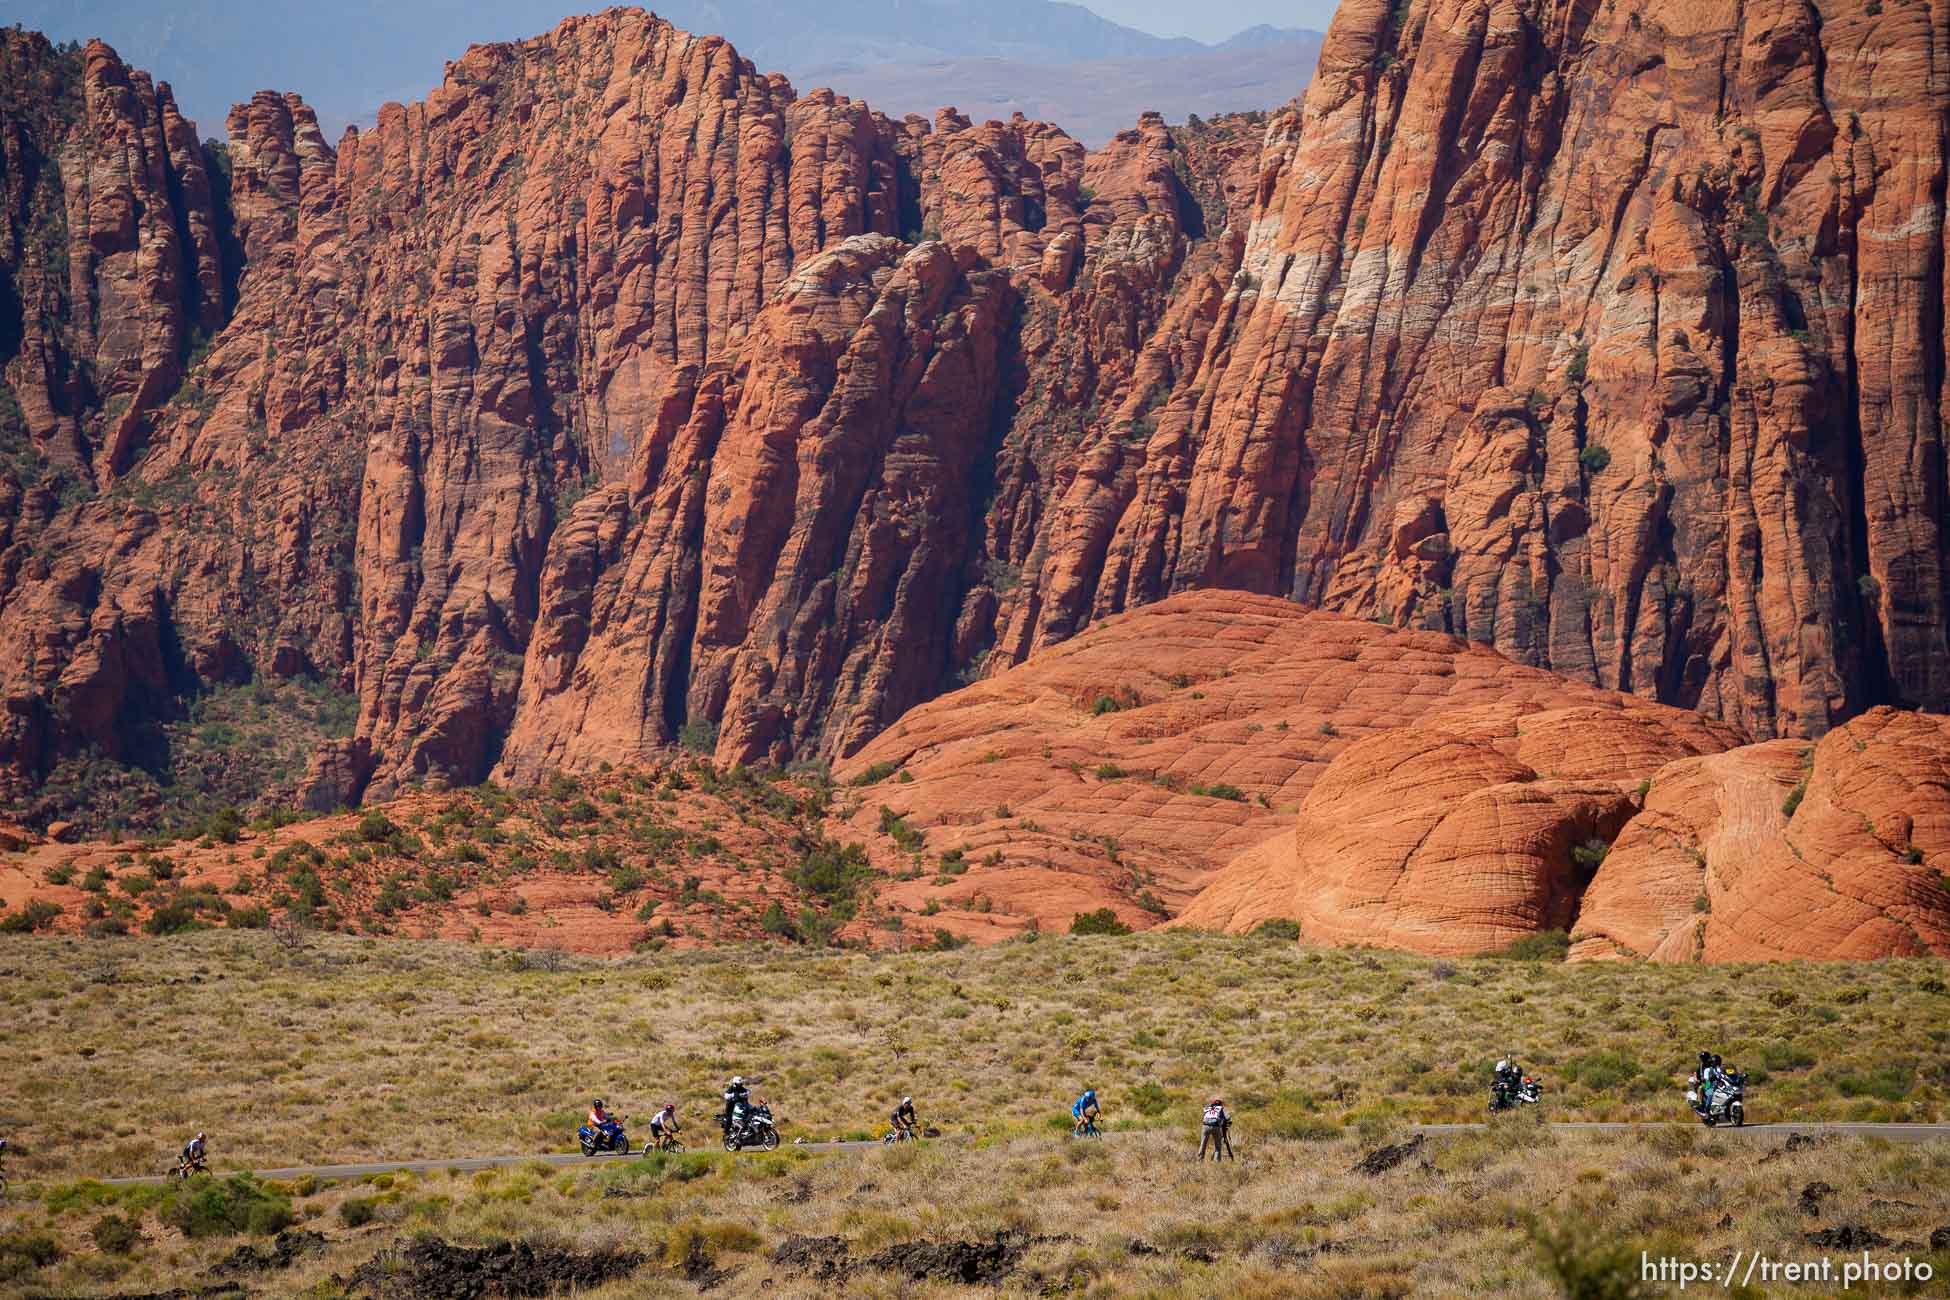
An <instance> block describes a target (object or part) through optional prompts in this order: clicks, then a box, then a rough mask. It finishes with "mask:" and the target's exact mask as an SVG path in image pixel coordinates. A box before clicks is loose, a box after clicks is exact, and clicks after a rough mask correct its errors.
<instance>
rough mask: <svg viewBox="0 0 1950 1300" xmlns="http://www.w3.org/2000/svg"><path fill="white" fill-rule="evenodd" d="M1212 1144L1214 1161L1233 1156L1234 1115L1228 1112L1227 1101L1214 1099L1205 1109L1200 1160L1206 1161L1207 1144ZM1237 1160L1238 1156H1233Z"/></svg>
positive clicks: (1201, 1131)
mask: <svg viewBox="0 0 1950 1300" xmlns="http://www.w3.org/2000/svg"><path fill="white" fill-rule="evenodd" d="M1207 1142H1210V1143H1211V1144H1212V1159H1213V1160H1215V1161H1216V1160H1223V1159H1225V1158H1226V1157H1227V1156H1232V1115H1231V1113H1230V1112H1228V1111H1227V1110H1226V1104H1225V1101H1224V1100H1223V1099H1222V1098H1219V1097H1214V1098H1213V1099H1212V1100H1211V1102H1210V1103H1208V1104H1207V1105H1206V1107H1205V1119H1204V1123H1203V1124H1202V1126H1201V1128H1200V1131H1199V1135H1198V1158H1199V1159H1200V1160H1203V1159H1205V1144H1206V1143H1207ZM1232 1158H1233V1159H1234V1160H1237V1159H1238V1158H1239V1157H1238V1156H1232Z"/></svg>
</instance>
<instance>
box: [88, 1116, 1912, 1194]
mask: <svg viewBox="0 0 1950 1300" xmlns="http://www.w3.org/2000/svg"><path fill="white" fill-rule="evenodd" d="M1409 1127H1410V1131H1411V1132H1416V1133H1427V1134H1430V1135H1432V1136H1436V1135H1440V1134H1443V1133H1461V1132H1466V1131H1468V1130H1470V1129H1479V1128H1482V1127H1484V1126H1483V1125H1482V1124H1480V1123H1478V1124H1413V1125H1410V1126H1409ZM1551 1127H1552V1128H1557V1129H1567V1130H1594V1131H1597V1132H1612V1131H1624V1130H1628V1129H1643V1128H1697V1129H1699V1130H1700V1131H1702V1132H1712V1133H1716V1134H1722V1135H1725V1136H1727V1137H1751V1138H1782V1139H1785V1138H1786V1137H1787V1136H1788V1135H1789V1134H1791V1133H1819V1134H1829V1135H1833V1136H1838V1137H1879V1138H1882V1139H1884V1140H1886V1141H1890V1142H1929V1141H1944V1140H1950V1124H1846V1123H1836V1124H1749V1125H1747V1126H1746V1127H1744V1128H1726V1127H1720V1128H1715V1129H1711V1130H1709V1129H1707V1128H1706V1126H1705V1125H1703V1124H1629V1123H1614V1124H1606V1123H1598V1122H1595V1121H1580V1120H1564V1121H1560V1122H1557V1123H1553V1124H1552V1125H1551ZM879 1145H881V1144H880V1143H879V1142H800V1143H788V1144H786V1145H784V1146H781V1147H780V1148H779V1149H780V1150H781V1151H785V1150H794V1151H840V1150H847V1149H854V1148H860V1147H877V1146H879ZM699 1150H703V1151H717V1150H718V1148H717V1147H716V1146H715V1145H713V1146H711V1147H708V1148H705V1147H701V1148H699ZM637 1154H640V1153H632V1154H631V1155H629V1156H625V1155H622V1154H610V1155H600V1156H584V1155H581V1154H580V1153H578V1152H574V1151H557V1152H550V1153H548V1154H546V1155H524V1156H456V1157H452V1158H449V1159H442V1160H375V1161H371V1162H369V1163H365V1164H355V1165H293V1166H291V1167H290V1168H288V1169H258V1170H253V1171H252V1172H254V1173H255V1174H257V1176H258V1177H260V1178H280V1179H291V1178H302V1177H304V1176H305V1175H307V1174H309V1175H311V1176H313V1177H315V1178H364V1177H365V1176H366V1175H368V1174H389V1173H396V1172H398V1171H401V1170H406V1171H410V1172H413V1173H425V1172H428V1171H430V1170H438V1169H452V1170H454V1171H456V1172H459V1173H472V1172H473V1171H474V1170H476V1169H504V1168H506V1167H508V1166H509V1165H525V1164H531V1163H534V1162H537V1161H539V1162H540V1163H542V1164H545V1165H557V1166H569V1165H593V1164H599V1163H601V1162H602V1161H605V1160H627V1159H634V1158H636V1155H637ZM719 1154H724V1153H722V1152H720V1153H719ZM215 1172H216V1173H218V1174H224V1173H230V1172H233V1171H231V1170H221V1169H220V1170H216V1171H215ZM101 1181H102V1182H104V1183H109V1184H113V1185H118V1186H121V1185H128V1184H139V1183H161V1182H166V1181H168V1180H167V1179H166V1178H164V1177H161V1176H159V1175H158V1176H150V1177H144V1178H104V1179H102V1180H101Z"/></svg>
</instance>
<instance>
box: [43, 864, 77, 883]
mask: <svg viewBox="0 0 1950 1300" xmlns="http://www.w3.org/2000/svg"><path fill="white" fill-rule="evenodd" d="M41 879H43V880H45V881H47V883H48V884H50V885H65V884H67V883H68V882H69V881H70V880H73V879H74V868H73V867H71V866H69V865H68V864H67V863H65V862H62V863H57V864H56V865H54V866H51V867H49V868H48V869H47V870H46V871H44V872H42V873H41Z"/></svg>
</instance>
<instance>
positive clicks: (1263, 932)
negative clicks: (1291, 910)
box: [1253, 916, 1300, 943]
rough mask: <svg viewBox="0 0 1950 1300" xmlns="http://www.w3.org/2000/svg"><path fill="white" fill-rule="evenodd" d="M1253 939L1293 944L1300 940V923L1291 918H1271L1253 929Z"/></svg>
mask: <svg viewBox="0 0 1950 1300" xmlns="http://www.w3.org/2000/svg"><path fill="white" fill-rule="evenodd" d="M1253 938H1255V939H1270V940H1272V941H1274V942H1276V943H1293V942H1296V941H1297V940H1298V939H1299V938H1300V923H1299V922H1298V921H1296V920H1294V919H1293V918H1292V917H1290V916H1275V917H1271V918H1269V919H1267V920H1264V921H1261V922H1260V923H1259V924H1258V925H1256V926H1254V927H1253Z"/></svg>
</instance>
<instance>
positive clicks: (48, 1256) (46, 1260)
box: [0, 1232, 61, 1282]
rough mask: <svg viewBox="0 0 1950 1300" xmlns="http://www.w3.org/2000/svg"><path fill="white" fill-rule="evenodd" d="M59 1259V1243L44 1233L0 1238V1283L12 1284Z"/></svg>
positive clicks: (19, 1234) (26, 1233)
mask: <svg viewBox="0 0 1950 1300" xmlns="http://www.w3.org/2000/svg"><path fill="white" fill-rule="evenodd" d="M60 1258H61V1243H60V1242H58V1241H56V1240H55V1239H54V1238H53V1236H52V1235H51V1234H49V1233H45V1232H9V1233H7V1234H5V1235H4V1236H0V1282H14V1281H18V1280H19V1279H21V1278H22V1277H25V1276H26V1275H27V1274H28V1273H30V1272H32V1271H33V1270H34V1269H37V1268H46V1267H47V1266H48V1265H49V1264H52V1263H54V1262H55V1261H56V1260H58V1259H60Z"/></svg>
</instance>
